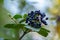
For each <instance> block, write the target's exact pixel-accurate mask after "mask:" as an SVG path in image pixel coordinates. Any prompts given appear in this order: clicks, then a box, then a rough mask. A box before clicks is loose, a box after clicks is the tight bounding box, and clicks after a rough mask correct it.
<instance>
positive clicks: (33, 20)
mask: <svg viewBox="0 0 60 40" xmlns="http://www.w3.org/2000/svg"><path fill="white" fill-rule="evenodd" d="M45 16H46V15H45V13H41V12H40V10H38V11H35V12H34V11H31V12H30V13H28V16H27V18H26V23H28V25H30V26H31V27H34V28H40V27H41V24H42V23H43V24H44V25H47V22H46V21H45V20H43V18H44V17H45ZM46 20H48V18H46Z"/></svg>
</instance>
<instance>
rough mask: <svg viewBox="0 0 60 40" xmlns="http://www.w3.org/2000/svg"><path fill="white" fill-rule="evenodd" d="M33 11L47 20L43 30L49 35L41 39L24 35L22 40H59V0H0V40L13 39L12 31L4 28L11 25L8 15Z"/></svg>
mask: <svg viewBox="0 0 60 40" xmlns="http://www.w3.org/2000/svg"><path fill="white" fill-rule="evenodd" d="M35 10H40V11H41V12H42V13H43V12H44V13H45V14H46V15H47V17H48V18H49V20H48V21H47V23H48V25H47V26H45V27H44V28H46V29H48V30H50V33H49V35H48V36H47V37H43V36H41V35H39V34H38V33H36V32H32V33H28V34H27V35H25V36H24V37H23V39H22V40H60V0H0V40H4V38H11V37H14V33H13V31H12V29H7V28H4V25H5V24H7V23H13V21H12V20H11V19H10V18H9V17H8V14H11V15H12V16H14V15H15V14H21V15H23V14H25V13H28V12H30V11H35ZM33 34H34V35H33ZM28 35H29V36H28ZM32 35H33V36H32ZM31 37H32V38H31ZM28 38H29V39H28Z"/></svg>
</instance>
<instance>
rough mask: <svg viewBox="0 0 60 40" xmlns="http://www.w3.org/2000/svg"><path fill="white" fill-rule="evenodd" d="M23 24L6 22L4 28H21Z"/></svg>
mask: <svg viewBox="0 0 60 40" xmlns="http://www.w3.org/2000/svg"><path fill="white" fill-rule="evenodd" d="M24 26H25V25H24V24H6V25H5V26H4V27H6V28H13V29H20V28H23V27H24Z"/></svg>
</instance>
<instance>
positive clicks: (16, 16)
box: [13, 14, 22, 19]
mask: <svg viewBox="0 0 60 40" xmlns="http://www.w3.org/2000/svg"><path fill="white" fill-rule="evenodd" d="M13 18H15V19H19V18H22V15H19V14H16V15H15V16H14V17H13Z"/></svg>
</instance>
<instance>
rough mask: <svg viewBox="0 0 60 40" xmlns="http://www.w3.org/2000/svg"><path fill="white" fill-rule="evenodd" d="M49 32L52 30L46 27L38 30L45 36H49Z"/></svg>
mask: <svg viewBox="0 0 60 40" xmlns="http://www.w3.org/2000/svg"><path fill="white" fill-rule="evenodd" d="M48 32H50V31H49V30H46V29H44V28H41V29H40V31H39V32H38V33H39V34H41V35H42V36H44V37H47V35H48Z"/></svg>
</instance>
